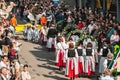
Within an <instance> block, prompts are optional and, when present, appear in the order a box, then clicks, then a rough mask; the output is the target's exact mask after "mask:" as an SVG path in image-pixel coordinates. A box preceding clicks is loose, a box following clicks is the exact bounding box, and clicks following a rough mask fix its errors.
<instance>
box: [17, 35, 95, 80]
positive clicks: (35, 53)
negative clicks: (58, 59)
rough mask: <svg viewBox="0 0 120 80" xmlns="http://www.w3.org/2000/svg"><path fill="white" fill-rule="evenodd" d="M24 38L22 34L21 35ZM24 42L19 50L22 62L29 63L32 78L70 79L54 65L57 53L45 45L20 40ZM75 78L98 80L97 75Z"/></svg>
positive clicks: (48, 79) (46, 79)
mask: <svg viewBox="0 0 120 80" xmlns="http://www.w3.org/2000/svg"><path fill="white" fill-rule="evenodd" d="M20 37H21V38H22V36H20ZM19 41H20V42H22V44H23V45H22V47H21V51H20V52H19V56H20V57H19V58H20V62H21V63H22V64H28V65H29V70H30V73H31V76H32V80H68V78H66V77H65V76H64V71H65V70H63V71H59V70H58V67H56V66H55V65H54V61H55V54H54V52H48V51H47V50H46V49H45V47H44V46H40V45H38V44H35V43H32V42H28V41H24V40H22V39H21V40H19ZM75 80H96V79H95V77H92V79H90V78H77V79H75Z"/></svg>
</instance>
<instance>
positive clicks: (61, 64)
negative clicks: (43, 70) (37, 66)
mask: <svg viewBox="0 0 120 80" xmlns="http://www.w3.org/2000/svg"><path fill="white" fill-rule="evenodd" d="M64 56H65V55H64V53H63V51H61V50H60V52H59V54H58V62H57V63H55V65H56V66H59V67H65V66H66V63H65V62H64Z"/></svg>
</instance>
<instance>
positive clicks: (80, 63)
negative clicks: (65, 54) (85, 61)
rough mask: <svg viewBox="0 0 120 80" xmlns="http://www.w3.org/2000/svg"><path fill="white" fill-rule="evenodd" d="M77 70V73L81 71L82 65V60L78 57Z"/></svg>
mask: <svg viewBox="0 0 120 80" xmlns="http://www.w3.org/2000/svg"><path fill="white" fill-rule="evenodd" d="M78 72H79V74H82V73H83V65H82V61H81V60H80V58H78Z"/></svg>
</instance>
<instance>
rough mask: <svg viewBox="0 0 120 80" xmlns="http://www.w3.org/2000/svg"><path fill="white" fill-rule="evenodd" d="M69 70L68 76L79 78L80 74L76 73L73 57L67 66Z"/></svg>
mask: <svg viewBox="0 0 120 80" xmlns="http://www.w3.org/2000/svg"><path fill="white" fill-rule="evenodd" d="M67 68H68V69H67V70H68V74H67V75H66V77H69V78H77V77H78V74H75V63H74V61H73V59H70V60H69V65H68V66H67Z"/></svg>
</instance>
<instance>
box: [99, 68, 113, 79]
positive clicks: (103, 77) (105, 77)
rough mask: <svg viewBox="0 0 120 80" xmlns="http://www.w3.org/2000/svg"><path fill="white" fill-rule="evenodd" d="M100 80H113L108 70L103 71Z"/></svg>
mask: <svg viewBox="0 0 120 80" xmlns="http://www.w3.org/2000/svg"><path fill="white" fill-rule="evenodd" d="M100 80H114V79H113V78H112V77H111V73H110V71H109V70H108V69H105V70H104V72H103V75H102V76H101V78H100Z"/></svg>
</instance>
